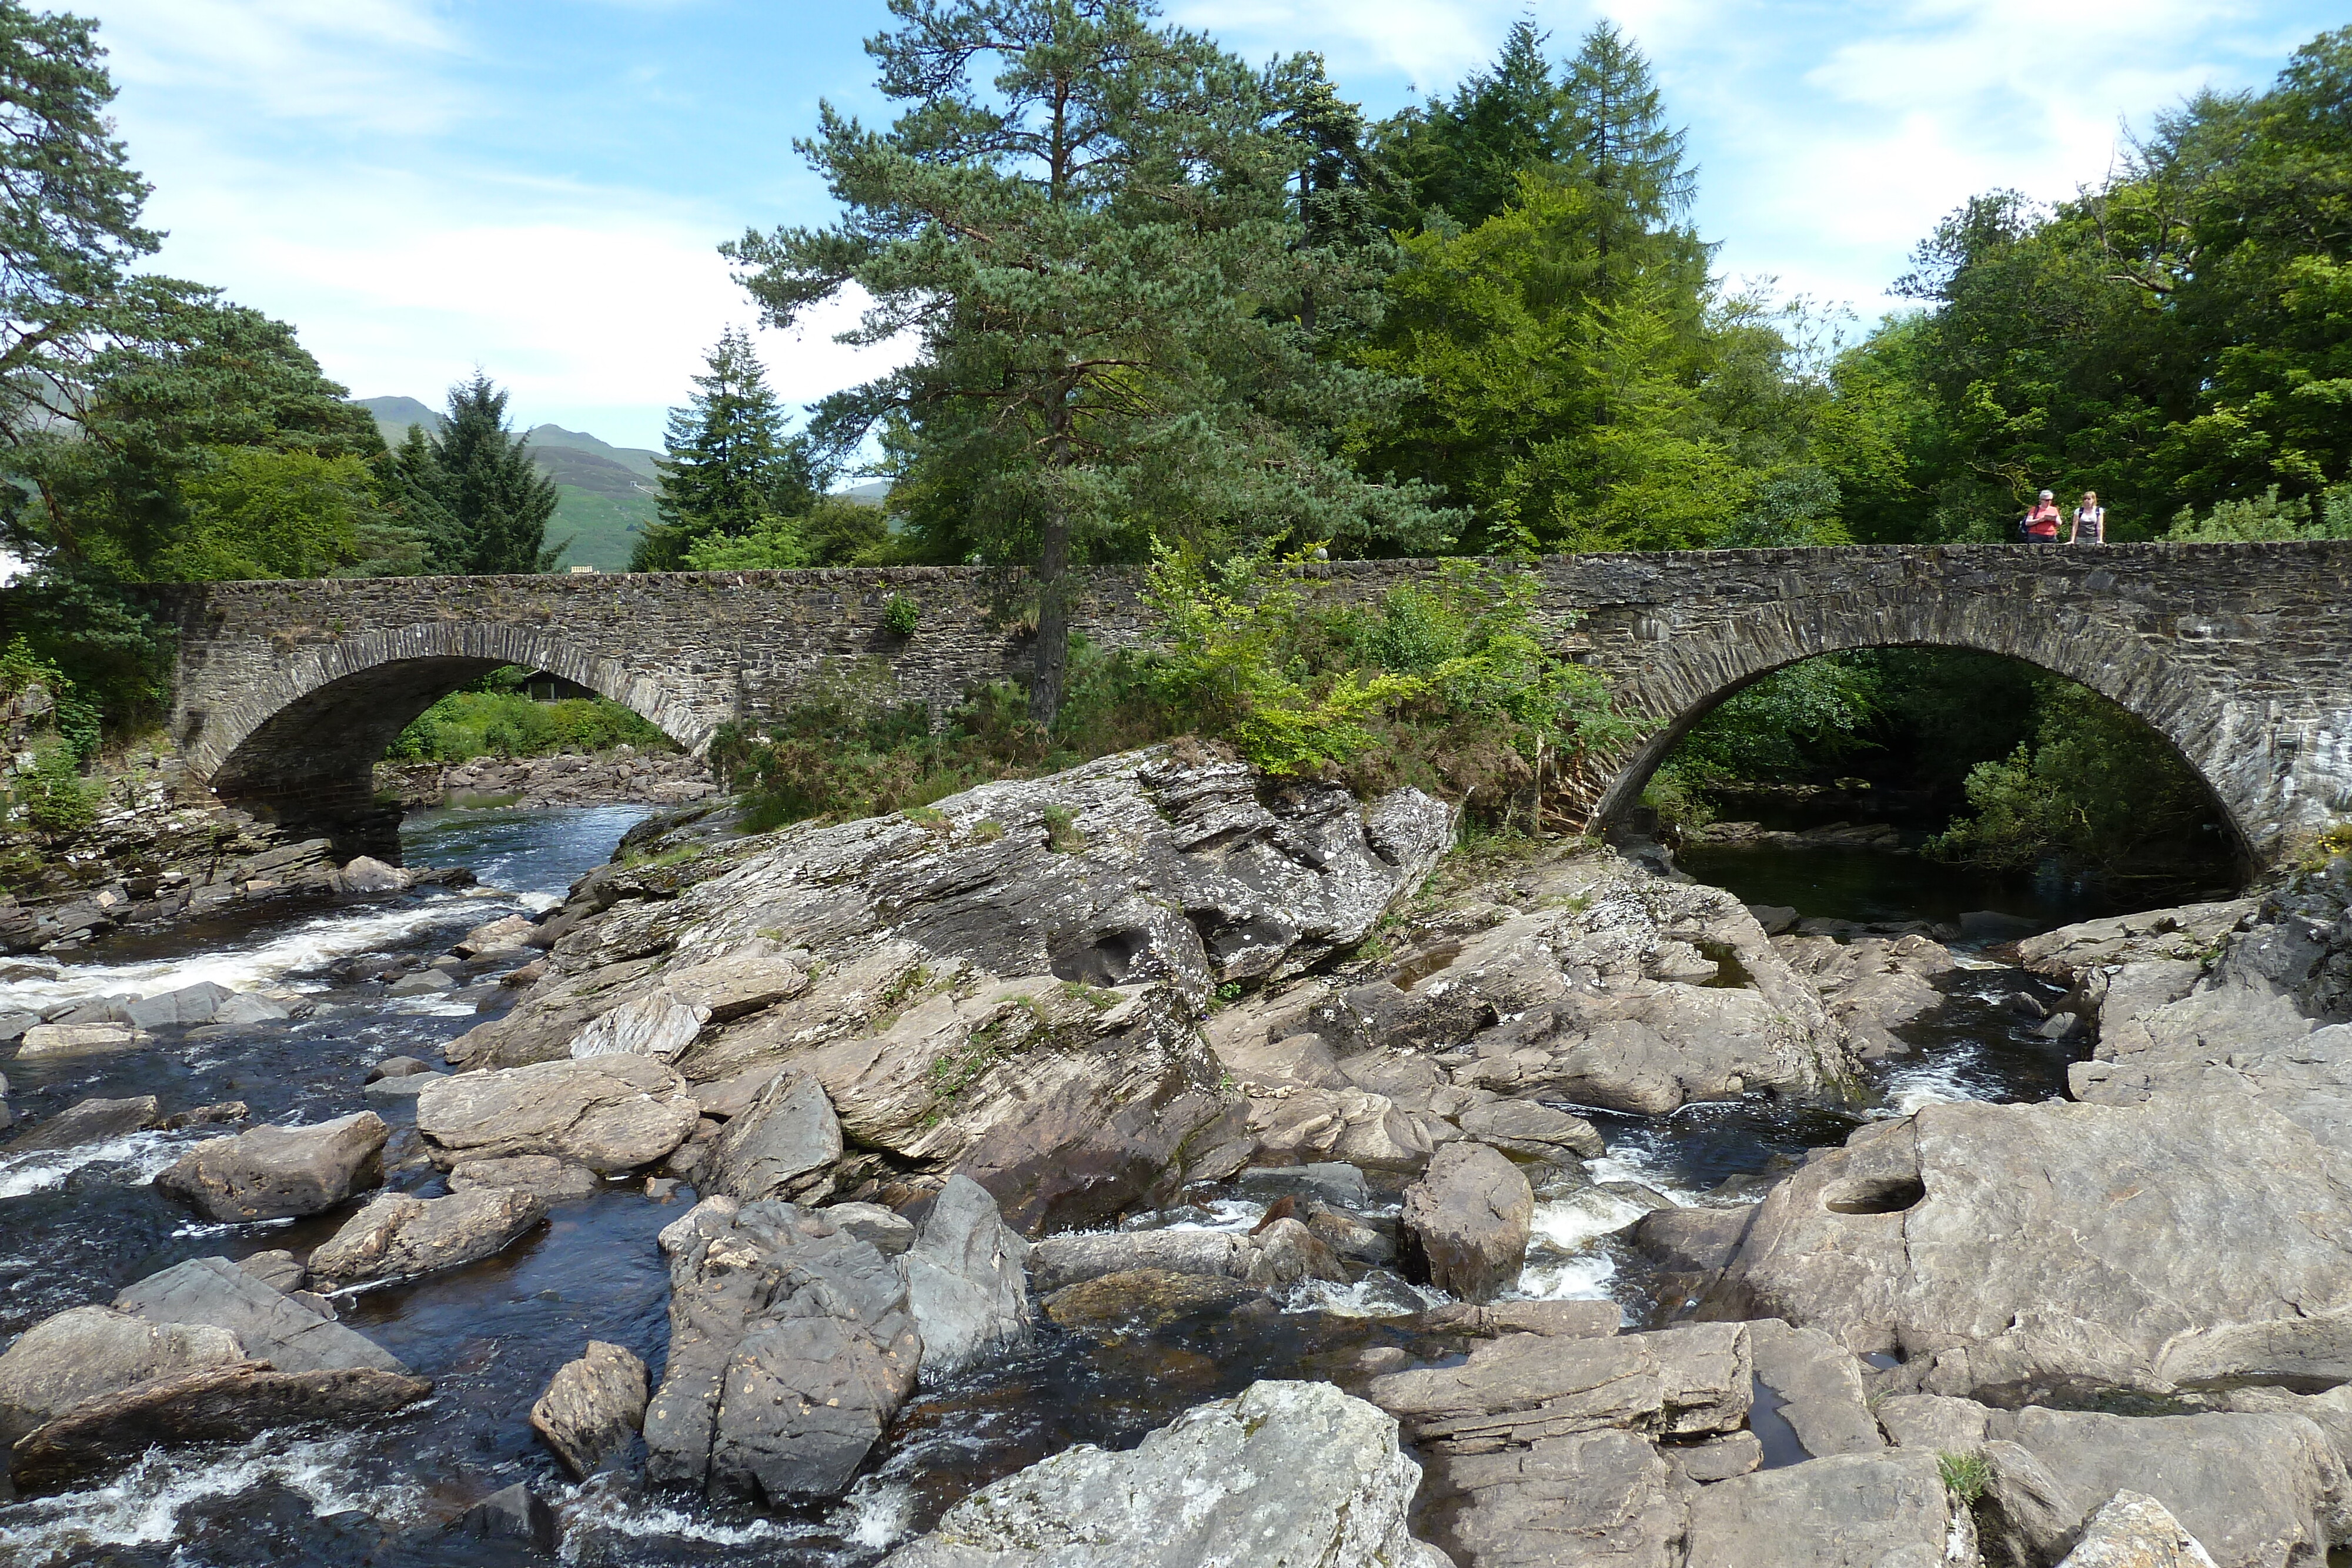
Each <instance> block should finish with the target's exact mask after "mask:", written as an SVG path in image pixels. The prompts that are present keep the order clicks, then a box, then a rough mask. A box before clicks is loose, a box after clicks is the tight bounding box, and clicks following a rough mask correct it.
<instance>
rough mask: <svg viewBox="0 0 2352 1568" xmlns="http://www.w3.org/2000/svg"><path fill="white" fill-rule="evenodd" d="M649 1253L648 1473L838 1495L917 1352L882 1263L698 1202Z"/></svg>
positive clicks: (801, 1222)
mask: <svg viewBox="0 0 2352 1568" xmlns="http://www.w3.org/2000/svg"><path fill="white" fill-rule="evenodd" d="M613 1060H621V1061H638V1060H642V1059H641V1058H616V1059H613ZM661 1244H662V1250H663V1251H664V1252H665V1253H666V1254H667V1256H668V1258H669V1263H670V1307H669V1320H670V1342H669V1358H668V1363H667V1365H666V1366H665V1367H664V1368H663V1372H662V1381H661V1386H660V1388H659V1389H658V1390H657V1391H656V1393H655V1395H654V1396H653V1400H652V1402H651V1403H650V1404H649V1405H648V1406H646V1420H645V1436H646V1449H647V1453H648V1460H647V1467H646V1474H647V1476H648V1479H652V1480H654V1481H656V1482H668V1483H676V1484H681V1485H687V1486H691V1487H694V1488H696V1489H698V1490H704V1491H707V1492H710V1493H713V1494H718V1495H725V1494H728V1493H742V1492H751V1493H757V1494H758V1495H761V1496H762V1497H765V1498H767V1499H769V1500H772V1501H775V1500H787V1499H803V1498H811V1497H820V1498H822V1497H837V1496H839V1495H840V1494H841V1493H842V1492H843V1491H844V1490H846V1489H847V1487H848V1485H849V1483H850V1480H851V1479H853V1478H854V1477H855V1476H856V1473H857V1469H858V1466H859V1465H860V1464H862V1463H863V1462H864V1461H865V1458H866V1455H867V1453H869V1452H870V1451H871V1450H872V1448H873V1447H874V1445H875V1444H876V1443H877V1442H878V1441H880V1440H881V1437H882V1433H883V1431H884V1430H885V1429H886V1428H887V1426H888V1425H889V1421H890V1417H891V1416H893V1415H895V1414H896V1413H897V1411H898V1406H899V1405H900V1404H901V1403H903V1402H904V1401H905V1399H906V1397H907V1396H908V1394H909V1393H911V1392H912V1391H913V1389H914V1386H915V1376H916V1372H917V1367H918V1364H919V1361H920V1358H921V1354H922V1345H921V1343H920V1341H919V1340H918V1339H917V1337H916V1334H915V1330H914V1324H913V1322H912V1319H911V1317H910V1316H909V1314H908V1310H907V1284H906V1281H905V1279H904V1277H903V1276H902V1275H901V1273H900V1271H899V1270H898V1266H897V1264H896V1263H895V1262H894V1261H893V1260H888V1259H886V1258H884V1257H883V1256H882V1255H881V1254H880V1253H879V1252H877V1251H876V1250H875V1249H873V1248H872V1247H871V1246H870V1245H868V1244H867V1243H866V1242H864V1241H861V1240H859V1239H857V1238H856V1237H855V1236H853V1235H851V1234H850V1233H849V1232H848V1231H846V1230H842V1229H836V1228H835V1227H834V1226H833V1225H832V1224H830V1223H829V1222H828V1221H827V1220H826V1219H825V1218H824V1213H823V1211H822V1210H804V1209H802V1208H799V1207H795V1206H794V1205H793V1204H790V1203H782V1202H776V1201H768V1202H761V1203H751V1204H744V1203H739V1202H737V1201H736V1200H735V1199H733V1198H728V1197H713V1198H706V1199H704V1200H703V1201H702V1202H701V1203H699V1204H697V1205H696V1206H695V1207H693V1208H692V1209H691V1210H689V1211H688V1213H687V1214H686V1215H685V1216H684V1217H683V1218H679V1219H678V1220H677V1221H676V1222H675V1223H673V1224H671V1225H670V1226H668V1227H667V1228H665V1229H664V1230H663V1231H662V1233H661Z"/></svg>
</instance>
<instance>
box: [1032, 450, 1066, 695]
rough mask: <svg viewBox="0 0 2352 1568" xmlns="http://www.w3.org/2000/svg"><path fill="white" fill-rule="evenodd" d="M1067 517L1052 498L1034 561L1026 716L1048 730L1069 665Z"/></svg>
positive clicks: (1061, 507)
mask: <svg viewBox="0 0 2352 1568" xmlns="http://www.w3.org/2000/svg"><path fill="white" fill-rule="evenodd" d="M1069 573H1070V514H1069V510H1068V508H1067V507H1066V506H1065V505H1064V504H1063V501H1062V499H1061V497H1058V496H1056V497H1055V498H1054V500H1053V502H1052V505H1051V507H1050V509H1049V510H1048V511H1047V512H1046V514H1045V548H1044V549H1042V550H1040V551H1039V552H1038V557H1037V651H1036V655H1035V662H1034V664H1033V665H1032V669H1031V674H1030V678H1029V716H1030V717H1031V718H1034V719H1035V720H1036V721H1037V722H1038V723H1039V724H1042V725H1046V726H1051V725H1052V724H1053V722H1054V716H1055V714H1056V713H1059V712H1060V711H1061V708H1062V687H1063V684H1064V680H1065V677H1066V675H1067V674H1068V671H1069V663H1070V603H1069V599H1068V597H1067V595H1066V589H1067V587H1068V584H1069Z"/></svg>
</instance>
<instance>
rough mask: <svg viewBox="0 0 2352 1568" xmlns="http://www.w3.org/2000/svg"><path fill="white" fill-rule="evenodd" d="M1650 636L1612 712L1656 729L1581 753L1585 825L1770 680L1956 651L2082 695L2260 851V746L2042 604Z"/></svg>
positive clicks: (1917, 606) (2150, 648)
mask: <svg viewBox="0 0 2352 1568" xmlns="http://www.w3.org/2000/svg"><path fill="white" fill-rule="evenodd" d="M1657 632H1659V633H1660V637H1659V640H1658V641H1657V642H1656V643H1654V645H1653V646H1651V647H1650V648H1648V649H1647V650H1645V651H1644V653H1643V655H1642V656H1641V659H1640V662H1639V664H1638V665H1637V667H1635V668H1634V669H1633V671H1632V672H1631V673H1630V674H1626V675H1625V676H1624V677H1623V678H1622V679H1621V681H1620V682H1619V684H1618V686H1617V689H1616V695H1617V702H1618V706H1619V708H1620V709H1621V711H1622V712H1624V713H1626V714H1628V715H1631V716H1635V717H1637V718H1640V719H1642V720H1643V721H1645V722H1647V723H1649V724H1653V725H1654V726H1656V727H1655V728H1654V730H1652V731H1651V732H1650V734H1649V735H1648V736H1647V737H1645V738H1644V739H1643V740H1640V741H1637V742H1635V743H1633V744H1632V745H1630V746H1628V747H1623V748H1622V749H1620V750H1617V751H1614V752H1612V753H1609V754H1605V755H1595V756H1592V757H1591V758H1587V759H1586V761H1585V764H1584V768H1583V774H1582V778H1583V782H1584V787H1585V789H1586V790H1587V791H1588V796H1587V798H1588V799H1589V800H1591V808H1590V811H1589V815H1588V819H1587V827H1588V829H1589V830H1593V831H1598V830H1601V829H1604V828H1606V827H1608V826H1611V825H1612V824H1614V823H1615V822H1616V821H1619V820H1621V819H1622V817H1623V816H1624V814H1625V813H1626V812H1627V811H1628V810H1631V809H1632V808H1633V806H1634V805H1636V804H1638V803H1639V801H1640V800H1641V797H1642V791H1643V788H1644V787H1646V786H1647V785H1648V783H1649V781H1650V777H1651V775H1652V774H1653V773H1654V772H1655V771H1656V770H1657V768H1658V766H1659V764H1661V763H1662V762H1664V760H1665V758H1666V757H1667V755H1668V754H1669V753H1671V752H1672V751H1673V750H1674V748H1675V746H1676V745H1678V744H1679V743H1680V742H1681V740H1682V739H1683V737H1685V736H1686V735H1688V734H1689V733H1690V730H1691V727H1693V726H1694V725H1696V724H1697V723H1698V721H1699V720H1700V719H1702V718H1704V717H1705V716H1706V715H1707V714H1708V713H1710V712H1712V711H1713V710H1714V709H1715V708H1716V707H1717V706H1718V705H1720V704H1721V703H1722V702H1723V701H1724V700H1725V699H1726V698H1727V697H1729V696H1731V695H1733V694H1734V693H1736V692H1738V691H1739V690H1741V689H1742V688H1744V687H1746V686H1748V685H1753V684H1754V683H1755V682H1757V681H1759V680H1761V679H1762V678H1763V677H1764V676H1766V675H1768V674H1771V673H1772V672H1773V671H1775V670H1779V669H1783V668H1786V667H1787V666H1788V665H1790V664H1799V663H1801V662H1802V661H1804V660H1806V659H1811V658H1817V657H1819V656H1820V655H1822V654H1823V653H1843V652H1845V651H1847V650H1850V649H1856V648H1960V649H1968V650H1970V651H1973V652H1977V653H1996V654H2000V655H2001V656H2003V657H2006V658H2011V659H2016V660H2018V661H2020V662H2021V663H2024V664H2032V665H2034V666H2036V667H2037V668H2040V669H2043V670H2047V671H2049V672H2050V673H2051V674H2057V675H2063V676H2064V677H2065V678H2067V679H2068V680H2071V681H2075V682H2078V683H2080V684H2081V685H2085V686H2088V687H2089V688H2091V689H2092V690H2093V691H2095V692H2097V693H2098V694H2099V695H2102V696H2104V697H2106V698H2107V699H2109V700H2110V701H2112V702H2114V703H2115V704H2116V706H2119V707H2121V708H2123V709H2124V711H2126V713H2129V714H2131V715H2132V716H2134V717H2136V718H2137V719H2139V720H2140V721H2141V722H2142V723H2144V724H2146V725H2147V727H2149V728H2151V729H2153V730H2155V731H2156V733H2157V734H2158V735H2159V736H2161V737H2164V739H2165V740H2166V742H2167V743H2168V744H2169V745H2170V746H2171V747H2172V748H2173V750H2174V751H2175V752H2176V753H2177V754H2178V755H2179V757H2180V758H2181V760H2182V761H2184V762H2186V763H2187V764H2188V765H2189V768H2191V769H2192V770H2193V771H2194V772H2195V773H2196V774H2197V776H2198V777H2199V778H2200V779H2202V780H2203V781H2204V784H2205V787H2206V789H2208V790H2209V791H2210V793H2211V794H2212V796H2213V799H2214V800H2215V801H2216V803H2218V804H2219V805H2220V807H2221V815H2222V817H2223V819H2224V820H2225V821H2227V822H2228V823H2229V825H2230V831H2231V835H2232V837H2233V839H2234V847H2235V849H2236V851H2237V852H2238V855H2239V857H2240V859H2241V860H2242V861H2243V862H2246V863H2248V864H2250V865H2251V864H2252V863H2254V862H2256V861H2257V860H2258V859H2259V858H2260V855H2261V851H2262V847H2263V844H2262V840H2261V838H2260V835H2259V828H2260V824H2262V823H2263V821H2264V815H2265V807H2266V802H2267V799H2268V793H2269V785H2270V779H2271V775H2272V773H2273V768H2272V766H2271V762H2270V758H2269V755H2268V754H2269V751H2270V749H2271V747H2270V742H2269V737H2266V736H2263V735H2261V734H2241V733H2240V728H2241V726H2240V724H2239V722H2238V718H2239V716H2238V711H2237V709H2236V708H2235V706H2233V705H2231V703H2229V702H2226V701H2224V700H2223V699H2222V698H2221V695H2220V694H2218V693H2217V692H2215V691H2214V690H2213V689H2212V688H2211V687H2210V686H2209V685H2207V684H2206V683H2205V682H2204V681H2203V680H2202V679H2201V678H2200V676H2199V675H2198V674H2197V673H2196V672H2195V670H2194V669H2193V668H2192V667H2191V666H2190V665H2189V664H2187V663H2186V662H2185V661H2183V660H2181V659H2179V657H2177V656H2173V657H2168V656H2167V655H2166V653H2164V652H2162V651H2160V650H2159V649H2158V647H2156V646H2154V645H2152V644H2151V643H2149V642H2148V641H2147V640H2145V639H2142V638H2140V637H2137V636H2135V635H2133V634H2132V633H2131V632H2127V631H2125V630H2122V629H2119V628H2117V627H2116V626H2114V625H2112V624H2108V623H2105V622H2101V621H2098V620H2096V619H2095V618H2093V617H2091V616H2089V615H2086V614H2084V613H2083V612H2079V611H2075V610H2072V609H2068V608H2065V607H2063V606H2060V605H2053V604H2052V603H2051V602H2050V601H2047V600H2027V599H2021V600H2018V601H1997V600H1994V599H1991V598H1989V597H1985V596H1976V595H1971V596H1969V597H1967V598H1965V599H1962V598H1957V597H1941V596H1938V597H1935V598H1928V599H1919V598H1912V597H1907V596H1906V597H1904V598H1899V599H1895V600H1891V601H1869V600H1860V599H1847V600H1811V601H1781V602H1776V603H1773V604H1769V605H1766V606H1761V607H1759V608H1758V609H1757V610H1755V611H1753V612H1749V613H1748V614H1745V615H1742V616H1740V617H1738V618H1736V619H1734V620H1732V621H1730V622H1727V623H1724V624H1722V625H1720V626H1718V627H1715V628H1711V629H1710V630H1709V631H1708V632H1706V634H1704V635H1688V636H1676V635H1675V634H1674V633H1673V632H1672V630H1671V628H1667V627H1663V626H1661V627H1658V628H1657Z"/></svg>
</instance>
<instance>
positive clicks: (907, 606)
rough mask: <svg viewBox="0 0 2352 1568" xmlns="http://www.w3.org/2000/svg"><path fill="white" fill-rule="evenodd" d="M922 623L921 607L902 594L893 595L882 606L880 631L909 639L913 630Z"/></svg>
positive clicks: (913, 632)
mask: <svg viewBox="0 0 2352 1568" xmlns="http://www.w3.org/2000/svg"><path fill="white" fill-rule="evenodd" d="M922 623H923V607H922V606H921V605H919V604H918V603H916V602H915V601H913V600H911V599H909V598H908V597H907V596H906V595H905V594H903V593H894V594H892V595H891V596H890V598H889V600H888V601H887V602H886V603H885V604H884V605H883V606H882V630H884V631H885V632H889V633H890V634H891V635H893V636H897V637H911V636H913V635H914V634H915V628H917V627H918V626H920V625H921V624H922Z"/></svg>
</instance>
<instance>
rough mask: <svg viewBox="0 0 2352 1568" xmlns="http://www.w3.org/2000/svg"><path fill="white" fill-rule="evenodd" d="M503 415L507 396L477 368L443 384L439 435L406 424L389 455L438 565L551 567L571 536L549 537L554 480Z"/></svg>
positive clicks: (474, 569)
mask: <svg viewBox="0 0 2352 1568" xmlns="http://www.w3.org/2000/svg"><path fill="white" fill-rule="evenodd" d="M506 416H507V394H506V393H505V392H501V391H499V389H498V388H497V387H495V386H493V385H491V384H490V379H489V377H488V376H486V375H483V374H482V373H481V372H479V371H476V372H475V375H474V379H473V380H472V381H469V382H459V383H458V384H457V385H456V386H453V387H451V388H450V389H449V412H448V414H447V417H446V421H445V423H443V424H442V427H441V429H440V431H439V433H438V434H433V435H424V434H423V433H422V432H420V431H417V430H416V429H415V428H414V427H412V428H411V430H410V433H409V439H408V441H407V442H405V443H404V444H403V446H402V448H401V450H400V451H399V452H397V453H395V454H394V459H393V461H394V471H395V473H396V474H397V475H398V476H400V479H401V481H402V484H403V487H404V489H405V490H407V491H408V492H409V493H410V494H411V495H412V497H415V500H416V501H417V502H418V503H419V504H418V507H417V510H418V513H419V514H420V517H421V518H422V519H424V520H425V523H426V526H427V527H428V528H430V529H431V539H432V556H431V560H432V565H433V569H434V570H436V571H439V572H446V573H457V574H467V575H488V574H494V573H499V572H531V571H550V570H554V566H555V560H556V558H557V557H558V556H560V555H562V553H563V547H564V546H565V545H566V544H569V543H570V542H571V541H570V540H568V539H565V540H562V541H559V542H557V543H555V544H552V545H551V544H549V543H548V542H547V523H548V519H549V518H551V517H553V516H554V515H555V504H556V494H555V481H554V480H552V479H550V478H549V477H548V476H546V475H544V474H542V473H541V472H540V470H539V466H538V465H536V464H534V463H532V462H531V460H530V443H529V442H528V441H526V440H524V439H523V438H522V437H521V436H519V435H517V434H514V433H513V432H512V431H510V430H509V429H508V428H507V422H506ZM420 444H421V445H422V447H423V449H424V452H423V455H421V456H420V455H419V453H418V451H417V448H418V446H419V445H420Z"/></svg>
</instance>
